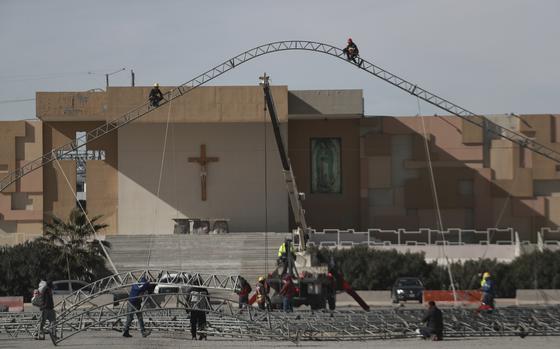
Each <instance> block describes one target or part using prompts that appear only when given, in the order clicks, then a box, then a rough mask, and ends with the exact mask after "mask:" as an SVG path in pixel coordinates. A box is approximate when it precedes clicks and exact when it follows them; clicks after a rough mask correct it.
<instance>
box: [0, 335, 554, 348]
mask: <svg viewBox="0 0 560 349" xmlns="http://www.w3.org/2000/svg"><path fill="white" fill-rule="evenodd" d="M132 335H133V336H134V337H133V338H123V337H122V336H121V335H120V334H119V333H117V332H97V333H95V332H89V333H81V334H78V335H76V336H74V337H72V338H69V339H67V340H65V341H63V342H61V343H59V345H58V347H59V348H79V349H90V348H92V349H93V348H103V349H116V348H123V349H127V348H130V349H148V348H158V349H160V348H240V349H241V348H259V349H263V348H316V349H320V348H321V349H322V348H337V349H340V348H391V349H397V348H411V349H412V348H414V349H422V348H453V349H462V348H465V349H467V348H468V349H473V348H477V347H478V348H482V347H484V349H487V348H490V349H510V348H511V349H515V348H531V349H537V348H560V337H527V338H525V339H521V338H518V337H503V338H465V339H456V338H450V339H447V340H444V341H441V342H431V341H423V340H421V339H402V340H400V339H399V340H384V341H368V342H358V341H353V342H301V343H300V344H299V345H296V344H294V343H290V342H264V341H259V342H257V341H242V340H228V339H221V338H210V339H209V340H208V341H191V340H190V339H184V338H170V337H165V336H162V335H161V334H153V335H151V336H150V337H148V338H142V337H141V336H140V333H138V332H136V331H135V332H132ZM0 348H1V349H4V348H6V349H7V348H10V349H12V348H13V349H18V348H54V345H53V344H52V342H51V341H50V340H48V338H47V340H45V341H36V340H30V339H9V338H7V337H5V336H0Z"/></svg>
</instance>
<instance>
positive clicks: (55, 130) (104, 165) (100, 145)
mask: <svg viewBox="0 0 560 349" xmlns="http://www.w3.org/2000/svg"><path fill="white" fill-rule="evenodd" d="M99 125H101V123H100V122H96V121H87V122H49V123H45V124H44V127H43V138H44V149H45V152H48V151H50V150H51V149H54V148H57V147H60V146H62V145H64V144H66V143H68V142H71V141H73V140H74V139H75V137H76V132H82V131H89V130H91V129H93V128H95V127H98V126H99ZM117 138H118V133H117V132H113V133H111V134H109V135H106V136H105V137H102V138H100V139H97V140H95V141H93V142H92V143H89V144H88V145H87V149H90V150H104V151H105V160H90V161H87V164H86V172H87V174H86V185H87V200H86V201H87V211H88V215H89V216H91V217H93V216H97V215H102V218H101V219H100V220H99V221H98V222H99V223H106V224H108V225H109V226H108V227H107V228H106V229H105V230H104V231H103V233H104V234H115V233H116V232H117V231H118V226H117V195H116V193H117V191H118V189H117V162H118V151H117ZM58 163H60V167H61V168H62V171H61V169H60V168H59V166H58V164H57V163H56V162H52V163H50V164H47V165H45V166H44V175H43V181H44V183H45V200H44V201H45V202H44V215H45V219H49V218H50V217H51V215H56V216H57V217H59V218H62V219H66V218H67V217H68V215H69V214H70V212H71V211H72V209H73V208H75V207H76V199H75V197H74V193H73V192H72V190H74V191H75V190H76V162H75V161H73V160H61V161H59V162H58ZM68 182H69V183H68Z"/></svg>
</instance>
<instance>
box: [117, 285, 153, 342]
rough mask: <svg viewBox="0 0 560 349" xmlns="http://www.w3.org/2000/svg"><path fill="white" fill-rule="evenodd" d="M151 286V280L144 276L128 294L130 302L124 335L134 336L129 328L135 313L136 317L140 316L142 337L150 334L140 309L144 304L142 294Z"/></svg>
mask: <svg viewBox="0 0 560 349" xmlns="http://www.w3.org/2000/svg"><path fill="white" fill-rule="evenodd" d="M149 287H150V282H149V281H147V280H146V278H145V277H143V276H142V277H141V278H140V280H139V281H138V282H137V283H135V284H134V285H132V288H131V289H130V293H129V294H128V304H127V309H126V311H127V313H128V315H127V316H126V323H125V324H124V329H123V337H132V335H131V334H130V333H129V332H128V330H129V329H130V324H132V320H133V319H134V314H135V313H136V317H137V318H138V327H139V328H140V332H141V333H142V337H148V336H149V335H150V333H151V331H149V330H146V329H145V328H144V319H143V317H142V313H141V312H139V311H138V310H140V308H141V306H142V295H143V294H144V293H145V292H146V291H148V289H149Z"/></svg>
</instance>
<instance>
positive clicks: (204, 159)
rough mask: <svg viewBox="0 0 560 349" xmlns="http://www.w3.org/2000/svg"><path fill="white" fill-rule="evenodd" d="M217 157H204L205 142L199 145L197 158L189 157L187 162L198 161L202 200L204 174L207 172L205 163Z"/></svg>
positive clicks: (203, 197)
mask: <svg viewBox="0 0 560 349" xmlns="http://www.w3.org/2000/svg"><path fill="white" fill-rule="evenodd" d="M218 160H219V158H217V157H206V144H201V145H200V156H199V157H197V158H194V157H190V158H189V162H198V164H199V165H200V186H201V190H202V192H201V194H202V201H206V175H207V174H208V169H207V168H206V165H208V163H210V162H216V161H218Z"/></svg>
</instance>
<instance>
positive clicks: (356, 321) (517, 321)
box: [0, 294, 560, 344]
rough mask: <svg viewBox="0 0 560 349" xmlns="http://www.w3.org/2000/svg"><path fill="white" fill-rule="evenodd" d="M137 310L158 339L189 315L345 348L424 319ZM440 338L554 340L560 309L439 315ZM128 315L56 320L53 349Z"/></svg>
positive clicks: (33, 320)
mask: <svg viewBox="0 0 560 349" xmlns="http://www.w3.org/2000/svg"><path fill="white" fill-rule="evenodd" d="M142 299H143V300H142V306H141V308H140V311H141V312H142V313H143V314H144V319H145V323H146V327H147V328H150V329H152V330H153V331H157V332H160V333H162V334H165V333H168V334H169V333H172V334H179V335H181V336H184V335H185V333H188V331H189V328H190V325H189V316H190V315H189V311H190V310H201V311H205V312H207V313H208V316H207V319H208V326H207V328H206V329H204V330H203V332H205V333H206V334H207V335H208V336H218V337H230V338H232V337H233V338H242V339H245V340H259V339H260V340H262V339H267V340H284V341H286V340H287V341H292V342H298V341H306V340H325V341H344V340H379V339H395V338H410V337H415V336H416V333H415V330H416V329H417V328H418V326H419V325H420V320H421V318H422V316H423V314H424V312H423V310H421V309H412V310H411V309H402V308H382V309H376V310H372V311H369V312H365V311H351V310H342V311H333V312H330V311H319V312H309V311H297V312H295V313H288V314H287V313H283V312H279V311H274V312H268V311H261V310H258V309H256V308H253V307H249V308H246V309H243V310H239V308H238V304H237V303H236V302H234V301H231V300H228V299H225V298H219V297H212V296H208V297H203V298H200V300H198V301H197V302H191V301H189V299H188V296H187V295H185V294H169V295H159V296H158V295H146V296H143V297H142ZM443 313H444V319H445V331H444V336H445V337H485V336H558V335H560V307H507V308H502V309H499V310H496V311H494V312H492V313H478V312H476V311H475V310H473V309H461V308H451V309H443ZM127 315H128V312H127V308H126V305H125V304H122V305H120V306H118V307H112V303H110V304H103V305H98V306H96V307H88V308H77V309H75V310H74V311H73V312H72V313H71V314H66V316H65V317H64V319H57V322H56V323H55V325H54V327H53V328H52V330H53V333H55V334H56V337H53V342H54V343H55V344H58V343H59V342H61V341H63V340H65V339H68V338H70V337H72V336H74V335H76V334H79V333H80V332H82V331H106V330H117V331H120V330H122V327H123V323H124V320H125V318H126V316H127ZM37 321H38V314H37V313H34V314H29V313H22V314H18V315H12V314H10V315H8V316H2V317H0V336H2V334H5V335H9V336H11V337H30V336H32V335H33V334H34V333H35V332H36V329H37Z"/></svg>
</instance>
